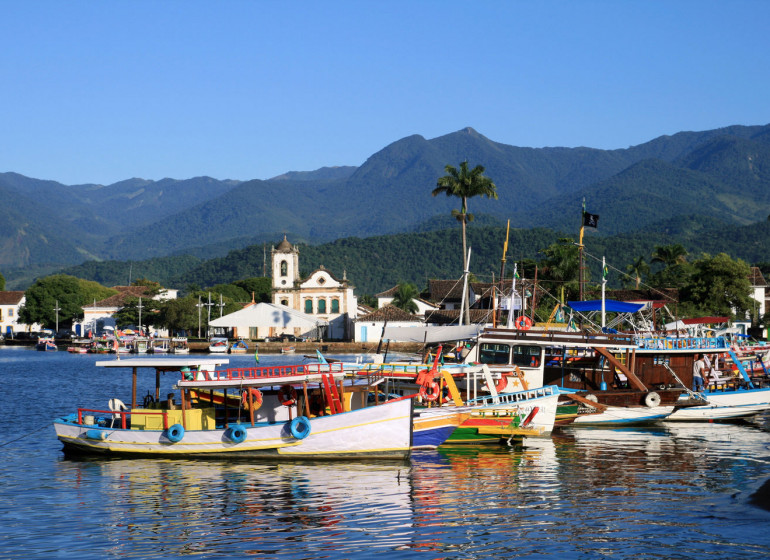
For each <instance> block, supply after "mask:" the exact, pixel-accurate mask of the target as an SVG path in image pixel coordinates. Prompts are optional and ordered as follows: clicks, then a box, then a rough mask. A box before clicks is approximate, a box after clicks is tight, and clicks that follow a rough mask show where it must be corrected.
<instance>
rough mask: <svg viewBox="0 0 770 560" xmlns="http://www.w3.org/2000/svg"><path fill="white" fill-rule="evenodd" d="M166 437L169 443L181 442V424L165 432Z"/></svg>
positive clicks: (182, 433)
mask: <svg viewBox="0 0 770 560" xmlns="http://www.w3.org/2000/svg"><path fill="white" fill-rule="evenodd" d="M166 437H167V438H168V440H169V441H170V442H171V443H178V442H180V441H182V438H183V437H184V426H182V425H181V424H174V425H173V426H171V427H170V428H169V429H168V430H166Z"/></svg>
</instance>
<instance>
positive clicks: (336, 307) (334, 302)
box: [332, 299, 340, 313]
mask: <svg viewBox="0 0 770 560" xmlns="http://www.w3.org/2000/svg"><path fill="white" fill-rule="evenodd" d="M339 312H340V300H338V299H333V300H332V313H339Z"/></svg>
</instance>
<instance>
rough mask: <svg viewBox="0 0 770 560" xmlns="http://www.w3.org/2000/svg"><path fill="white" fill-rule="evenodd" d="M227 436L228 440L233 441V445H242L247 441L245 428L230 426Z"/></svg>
mask: <svg viewBox="0 0 770 560" xmlns="http://www.w3.org/2000/svg"><path fill="white" fill-rule="evenodd" d="M225 436H226V437H227V439H229V440H230V441H232V442H233V443H241V442H242V441H243V440H245V439H246V428H244V427H243V426H238V425H236V426H230V427H229V428H227V431H226V432H225Z"/></svg>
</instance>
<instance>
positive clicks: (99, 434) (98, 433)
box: [86, 430, 108, 441]
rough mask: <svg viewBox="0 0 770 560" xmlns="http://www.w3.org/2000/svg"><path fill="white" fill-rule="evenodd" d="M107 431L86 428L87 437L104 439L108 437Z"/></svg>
mask: <svg viewBox="0 0 770 560" xmlns="http://www.w3.org/2000/svg"><path fill="white" fill-rule="evenodd" d="M107 435H108V434H107V432H105V431H104V430H86V439H98V440H100V441H104V440H105V439H107Z"/></svg>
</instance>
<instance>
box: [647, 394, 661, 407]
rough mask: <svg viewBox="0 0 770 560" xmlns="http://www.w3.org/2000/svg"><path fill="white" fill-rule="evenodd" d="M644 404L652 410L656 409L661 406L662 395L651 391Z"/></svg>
mask: <svg viewBox="0 0 770 560" xmlns="http://www.w3.org/2000/svg"><path fill="white" fill-rule="evenodd" d="M644 404H645V406H648V407H650V408H654V407H656V406H658V405H659V404H660V395H659V394H658V393H656V392H655V391H650V392H649V393H647V394H646V395H645V396H644Z"/></svg>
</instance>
